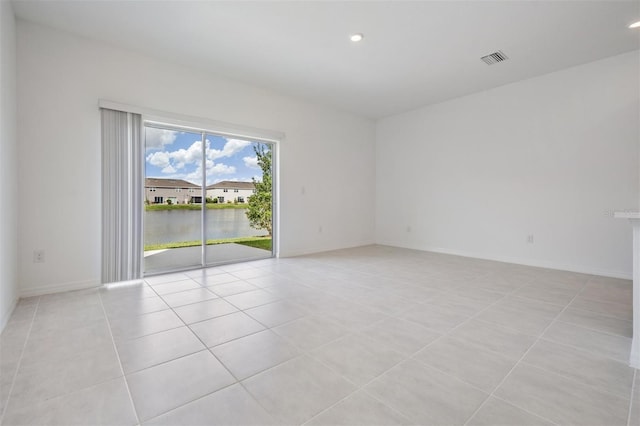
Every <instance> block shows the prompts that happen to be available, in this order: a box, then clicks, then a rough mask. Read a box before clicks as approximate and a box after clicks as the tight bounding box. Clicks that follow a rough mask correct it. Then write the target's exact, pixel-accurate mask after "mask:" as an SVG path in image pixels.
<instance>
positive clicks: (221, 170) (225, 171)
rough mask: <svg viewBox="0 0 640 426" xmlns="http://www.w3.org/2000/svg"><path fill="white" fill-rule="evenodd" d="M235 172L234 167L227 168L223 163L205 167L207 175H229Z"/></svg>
mask: <svg viewBox="0 0 640 426" xmlns="http://www.w3.org/2000/svg"><path fill="white" fill-rule="evenodd" d="M235 172H236V168H235V167H234V166H227V165H226V164H223V163H218V164H216V165H215V166H213V167H211V168H209V167H207V175H230V174H233V173H235Z"/></svg>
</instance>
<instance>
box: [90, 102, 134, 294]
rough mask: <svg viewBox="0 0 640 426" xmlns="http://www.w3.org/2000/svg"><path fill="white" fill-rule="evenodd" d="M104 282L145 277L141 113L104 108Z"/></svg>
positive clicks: (102, 113)
mask: <svg viewBox="0 0 640 426" xmlns="http://www.w3.org/2000/svg"><path fill="white" fill-rule="evenodd" d="M100 112H101V120H102V283H103V284H107V283H114V282H120V281H130V280H136V279H140V278H142V268H141V264H142V207H143V203H142V198H143V195H142V187H143V185H142V179H143V162H142V161H143V146H142V143H143V141H142V117H141V115H140V114H133V113H130V112H123V111H115V110H112V109H106V108H101V109H100Z"/></svg>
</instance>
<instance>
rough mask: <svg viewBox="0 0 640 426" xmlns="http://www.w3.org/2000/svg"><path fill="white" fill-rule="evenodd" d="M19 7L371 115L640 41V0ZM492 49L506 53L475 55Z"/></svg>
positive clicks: (638, 45) (46, 20) (20, 13)
mask: <svg viewBox="0 0 640 426" xmlns="http://www.w3.org/2000/svg"><path fill="white" fill-rule="evenodd" d="M13 6H14V11H15V13H16V16H17V17H18V18H21V19H24V20H28V21H33V22H37V23H41V24H44V25H47V26H51V27H54V28H59V29H62V30H65V31H68V32H71V33H73V34H77V35H81V36H85V37H90V38H92V39H97V40H102V41H106V42H109V43H111V44H115V45H118V46H122V47H124V48H127V49H132V50H136V51H140V52H143V53H145V54H148V55H152V56H155V57H160V58H164V59H166V60H169V61H171V62H175V63H180V64H184V65H187V66H190V67H194V68H199V69H203V70H207V71H210V72H211V73H213V74H215V75H218V76H222V77H226V78H229V79H233V80H236V81H239V82H244V83H248V84H251V85H253V86H258V87H262V88H265V89H271V90H274V91H277V92H280V93H283V94H288V95H291V96H295V97H297V98H302V99H306V100H308V101H311V102H315V103H319V104H323V105H328V106H332V107H334V108H338V109H341V110H345V111H350V112H353V113H356V114H358V115H362V116H365V117H369V118H374V119H375V118H380V117H384V116H388V115H392V114H396V113H400V112H403V111H407V110H411V109H414V108H417V107H420V106H423V105H428V104H433V103H437V102H441V101H444V100H447V99H451V98H454V97H457V96H462V95H466V94H470V93H474V92H479V91H482V90H486V89H489V88H492V87H496V86H500V85H503V84H507V83H511V82H514V81H518V80H522V79H526V78H530V77H534V76H537V75H541V74H545V73H549V72H552V71H556V70H560V69H563V68H567V67H571V66H575V65H579V64H583V63H586V62H591V61H594V60H598V59H602V58H605V57H608V56H613V55H616V54H620V53H623V52H628V51H631V50H637V49H640V29H635V30H631V29H629V28H628V26H629V24H631V23H632V22H635V21H638V20H640V1H638V0H635V1H616V0H609V1H518V0H512V1H480V0H476V1H410V2H409V1H407V2H405V1H391V0H389V1H376V2H356V1H344V2H339V1H315V2H311V1H287V2H283V1H255V2H246V1H187V0H182V1H149V0H146V1H135V0H134V1H132V0H129V1H113V0H112V1H95V0H94V1H89V0H84V1H78V0H75V1H42V2H40V1H33V0H14V1H13ZM356 32H360V33H363V34H364V40H363V41H362V42H360V43H357V44H356V43H353V42H351V41H350V40H349V35H350V34H352V33H356ZM496 50H502V51H503V52H504V53H505V54H506V55H507V56H508V57H509V58H510V59H509V60H508V61H506V62H501V63H498V64H495V65H491V66H488V65H486V64H485V63H483V62H482V61H481V60H480V57H481V56H484V55H487V54H489V53H492V52H495V51H496Z"/></svg>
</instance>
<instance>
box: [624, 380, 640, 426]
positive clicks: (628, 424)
mask: <svg viewBox="0 0 640 426" xmlns="http://www.w3.org/2000/svg"><path fill="white" fill-rule="evenodd" d="M638 377H640V376H638V369H634V371H633V381H632V382H631V395H630V396H629V412H628V413H627V426H633V425H632V424H631V415H632V414H633V411H632V410H633V400H634V399H635V398H636V393H638V400H640V393H639V392H640V389H638V388H636V380H637V379H638Z"/></svg>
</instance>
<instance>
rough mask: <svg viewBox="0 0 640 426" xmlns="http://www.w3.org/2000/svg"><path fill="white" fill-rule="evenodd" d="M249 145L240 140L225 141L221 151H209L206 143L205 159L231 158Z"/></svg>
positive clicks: (249, 143) (247, 142)
mask: <svg viewBox="0 0 640 426" xmlns="http://www.w3.org/2000/svg"><path fill="white" fill-rule="evenodd" d="M249 145H251V142H249V141H243V140H240V139H227V142H226V143H225V144H224V147H222V149H210V148H209V141H207V158H209V159H211V160H215V159H218V158H223V157H231V156H233V155H235V154H237V153H238V152H240V151H242V150H243V149H244V148H246V147H247V146H249Z"/></svg>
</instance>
